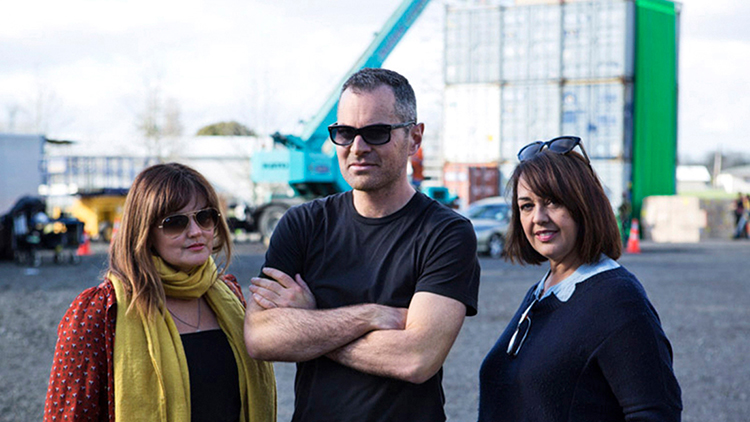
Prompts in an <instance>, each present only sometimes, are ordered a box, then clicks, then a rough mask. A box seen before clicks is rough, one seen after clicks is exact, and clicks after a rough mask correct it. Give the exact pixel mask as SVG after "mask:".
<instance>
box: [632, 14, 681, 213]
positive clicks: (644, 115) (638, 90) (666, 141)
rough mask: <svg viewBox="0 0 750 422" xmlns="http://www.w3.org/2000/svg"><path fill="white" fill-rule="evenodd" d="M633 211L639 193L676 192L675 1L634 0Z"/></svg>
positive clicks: (642, 195)
mask: <svg viewBox="0 0 750 422" xmlns="http://www.w3.org/2000/svg"><path fill="white" fill-rule="evenodd" d="M635 4H636V40H635V43H636V50H635V54H636V56H635V101H634V103H635V107H634V110H633V113H634V119H633V121H634V125H633V149H632V154H633V155H632V177H631V180H632V187H631V195H632V204H633V215H634V216H636V217H638V216H640V215H641V214H640V213H641V206H642V204H643V199H644V198H645V197H647V196H650V195H674V194H675V191H676V179H675V173H676V166H677V95H678V84H677V76H678V74H677V66H678V62H677V57H678V56H677V53H678V47H679V5H676V4H675V3H673V2H671V1H666V0H636V2H635Z"/></svg>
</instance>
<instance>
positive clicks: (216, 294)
mask: <svg viewBox="0 0 750 422" xmlns="http://www.w3.org/2000/svg"><path fill="white" fill-rule="evenodd" d="M154 264H155V265H156V268H157V270H158V271H159V275H160V276H161V279H162V282H163V283H164V291H165V292H166V294H167V295H168V296H171V297H175V298H179V299H193V298H198V297H201V296H204V295H205V298H206V302H207V303H208V305H209V306H210V307H211V309H212V310H213V311H214V313H215V314H216V318H217V320H218V322H219V326H220V327H221V329H222V330H223V331H224V333H225V334H226V336H227V339H228V340H229V344H230V345H231V347H232V351H233V352H234V357H235V359H236V361H237V370H238V373H239V385H240V396H241V397H242V412H241V415H240V421H242V422H266V421H268V422H273V421H276V380H275V377H274V374H273V366H272V365H271V363H269V362H263V361H257V360H254V359H252V358H250V356H248V355H247V351H246V349H245V343H244V336H243V322H244V315H245V309H244V307H243V306H242V303H241V302H240V300H239V299H238V298H237V296H235V294H234V293H232V291H231V290H230V289H229V287H228V286H227V285H226V283H224V282H222V281H221V280H220V279H219V278H218V272H217V269H216V264H215V263H214V261H213V259H212V258H209V259H208V261H206V263H205V264H203V265H202V266H200V267H197V268H195V269H194V270H193V271H191V272H190V273H189V274H188V273H185V272H182V271H177V270H175V269H173V268H172V267H170V266H169V265H166V264H165V263H164V261H162V259H161V258H158V257H154ZM107 277H108V278H109V280H110V281H111V282H112V285H113V286H114V289H115V295H116V297H117V323H116V328H115V347H114V378H115V380H114V381H115V382H114V385H115V387H114V388H115V391H114V393H115V420H118V421H125V420H127V421H160V422H186V421H190V378H189V374H188V367H187V360H186V358H185V351H184V350H183V348H182V340H181V339H180V333H179V332H178V331H177V328H176V327H175V324H174V321H173V320H172V317H171V315H170V314H169V312H166V309H163V310H162V311H161V312H160V313H159V314H158V315H157V317H156V318H155V319H153V320H149V319H148V318H147V317H146V316H143V315H141V313H140V312H129V313H128V312H126V311H127V309H128V305H129V304H130V303H129V298H128V297H127V295H126V294H125V290H124V288H123V285H122V282H121V281H120V280H119V279H118V278H117V277H115V276H114V275H113V274H111V273H110V274H108V276H107Z"/></svg>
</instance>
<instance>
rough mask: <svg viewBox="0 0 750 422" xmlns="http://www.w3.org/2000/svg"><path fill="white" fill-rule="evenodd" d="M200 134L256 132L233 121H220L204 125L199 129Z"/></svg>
mask: <svg viewBox="0 0 750 422" xmlns="http://www.w3.org/2000/svg"><path fill="white" fill-rule="evenodd" d="M197 135H198V136H255V135H256V133H255V131H253V130H252V129H249V128H248V127H247V126H245V125H242V124H240V123H237V122H235V121H231V122H219V123H214V124H212V125H208V126H203V127H202V128H200V129H199V130H198V133H197Z"/></svg>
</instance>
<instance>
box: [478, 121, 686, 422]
mask: <svg viewBox="0 0 750 422" xmlns="http://www.w3.org/2000/svg"><path fill="white" fill-rule="evenodd" d="M575 147H580V149H581V152H582V153H583V155H580V154H578V153H576V152H574V151H573V149H574V148H575ZM518 158H519V160H520V161H521V163H520V164H519V165H518V167H517V168H516V170H515V171H514V173H513V175H512V177H511V180H510V182H509V186H510V187H511V188H512V192H513V201H512V207H513V216H512V222H511V227H510V231H509V234H508V238H507V241H506V258H507V259H509V260H511V261H512V262H520V263H521V264H533V265H539V264H541V263H543V262H545V261H547V262H549V271H547V273H546V274H545V275H544V277H542V279H541V280H540V281H539V282H538V283H535V284H534V285H533V286H532V287H531V288H530V289H529V291H528V293H527V294H526V296H525V298H524V299H523V302H522V303H521V306H520V307H519V309H518V311H517V312H516V314H515V316H514V317H513V319H512V320H511V322H510V324H508V327H507V328H506V329H505V331H504V332H503V333H502V335H501V336H500V338H499V339H498V341H497V343H496V344H495V346H494V347H493V348H492V350H491V351H490V352H489V354H488V355H487V357H486V358H485V360H484V362H483V363H482V367H481V369H480V374H479V379H480V395H479V420H480V421H492V422H497V421H514V422H518V421H571V422H585V421H592V422H593V421H596V422H601V421H660V422H663V421H679V420H680V414H681V411H682V402H681V398H680V395H681V393H680V386H679V384H678V383H677V379H676V378H675V376H674V372H673V370H672V348H671V345H670V343H669V340H668V339H667V337H666V335H665V334H664V331H663V330H662V328H661V323H660V321H659V316H658V315H657V313H656V310H655V309H654V307H653V306H652V305H651V302H649V300H648V298H647V296H646V292H645V291H644V289H643V286H641V284H640V282H639V281H638V280H637V279H636V277H635V276H634V275H633V274H631V273H630V272H628V271H627V270H626V269H625V268H623V267H622V266H620V265H619V264H618V263H617V262H616V261H615V260H616V259H617V258H619V256H620V254H621V248H622V246H621V245H622V243H621V241H620V234H619V231H618V228H617V222H616V220H615V215H614V212H613V210H612V207H611V205H610V203H609V201H608V200H607V197H606V195H605V194H604V190H603V189H602V186H601V184H600V183H599V180H598V178H597V176H596V174H595V172H594V170H593V168H592V167H591V163H590V161H589V158H588V156H587V154H586V151H585V150H584V149H583V144H582V143H581V140H580V138H577V137H572V136H565V137H559V138H555V139H553V140H551V141H548V142H541V141H538V142H535V143H532V144H529V145H527V146H526V147H524V148H522V149H521V151H520V152H519V153H518Z"/></svg>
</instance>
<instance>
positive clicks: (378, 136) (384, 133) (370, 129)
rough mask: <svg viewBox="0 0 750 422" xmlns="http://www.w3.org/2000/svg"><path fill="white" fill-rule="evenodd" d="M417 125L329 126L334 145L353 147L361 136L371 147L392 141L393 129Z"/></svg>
mask: <svg viewBox="0 0 750 422" xmlns="http://www.w3.org/2000/svg"><path fill="white" fill-rule="evenodd" d="M415 124H417V122H415V121H411V122H406V123H398V124H395V125H386V124H377V125H369V126H365V127H361V128H359V129H358V128H355V127H352V126H346V125H339V124H336V123H334V124H332V125H330V126H328V133H329V135H330V136H331V141H333V143H334V144H336V145H339V146H342V147H345V146H347V145H351V143H352V142H354V138H356V137H357V135H359V136H361V137H362V139H364V141H365V142H367V143H368V144H370V145H383V144H387V143H388V142H390V141H391V131H392V130H393V129H400V128H402V127H409V126H411V125H415Z"/></svg>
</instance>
